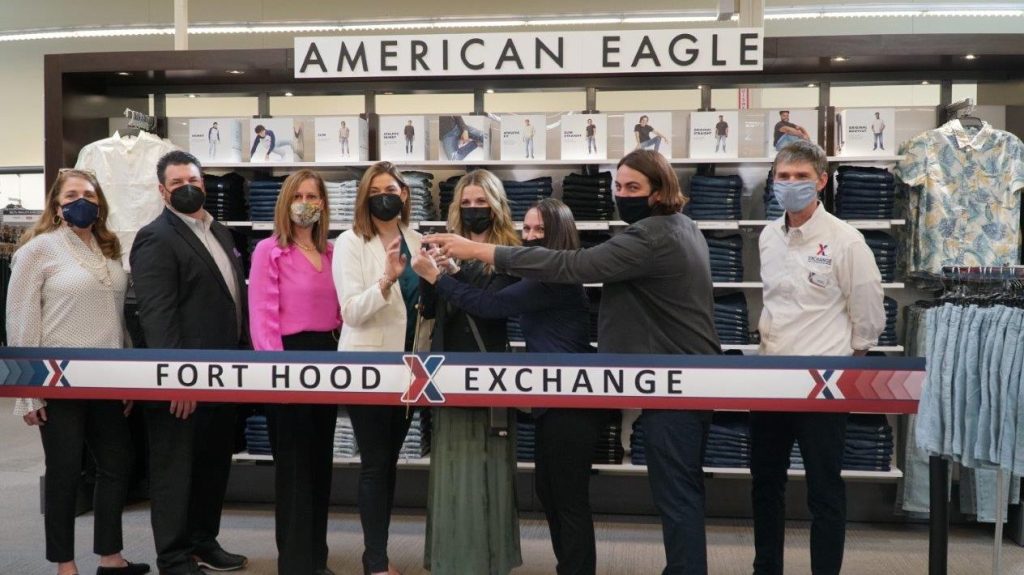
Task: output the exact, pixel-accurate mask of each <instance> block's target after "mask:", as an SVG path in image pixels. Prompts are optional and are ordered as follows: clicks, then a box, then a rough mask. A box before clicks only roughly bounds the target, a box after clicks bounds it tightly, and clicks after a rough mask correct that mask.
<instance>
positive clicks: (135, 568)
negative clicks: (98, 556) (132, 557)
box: [96, 561, 149, 575]
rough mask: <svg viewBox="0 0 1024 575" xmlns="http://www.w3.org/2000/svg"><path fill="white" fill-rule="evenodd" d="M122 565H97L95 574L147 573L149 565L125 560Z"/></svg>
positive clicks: (122, 574) (140, 574) (132, 574)
mask: <svg viewBox="0 0 1024 575" xmlns="http://www.w3.org/2000/svg"><path fill="white" fill-rule="evenodd" d="M125 563H127V565H125V566H124V567H97V568H96V575H145V574H146V573H149V565H147V564H145V563H132V562H131V561H125Z"/></svg>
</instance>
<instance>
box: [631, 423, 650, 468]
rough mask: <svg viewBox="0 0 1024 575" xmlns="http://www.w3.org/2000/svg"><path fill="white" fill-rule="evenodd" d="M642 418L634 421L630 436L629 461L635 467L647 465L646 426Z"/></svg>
mask: <svg viewBox="0 0 1024 575" xmlns="http://www.w3.org/2000/svg"><path fill="white" fill-rule="evenodd" d="M642 420H643V418H642V417H638V418H636V419H635V420H634V421H633V431H632V433H630V435H629V461H630V463H632V464H633V465H647V454H646V453H644V445H645V443H646V442H645V439H644V426H643V424H642V423H641V421H642Z"/></svg>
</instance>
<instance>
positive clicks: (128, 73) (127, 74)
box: [117, 72, 132, 76]
mask: <svg viewBox="0 0 1024 575" xmlns="http://www.w3.org/2000/svg"><path fill="white" fill-rule="evenodd" d="M117 75H118V76H131V75H132V73H131V72H118V73H117Z"/></svg>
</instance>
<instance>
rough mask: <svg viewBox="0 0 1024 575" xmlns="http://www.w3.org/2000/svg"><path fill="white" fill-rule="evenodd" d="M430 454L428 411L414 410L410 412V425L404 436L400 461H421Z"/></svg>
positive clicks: (399, 455)
mask: <svg viewBox="0 0 1024 575" xmlns="http://www.w3.org/2000/svg"><path fill="white" fill-rule="evenodd" d="M429 454H430V410H429V409H416V410H414V411H413V412H412V423H410V424H409V432H408V433H406V435H405V441H404V442H403V443H402V450H401V451H400V452H399V454H398V457H399V458H401V459H421V458H423V457H426V456H427V455H429Z"/></svg>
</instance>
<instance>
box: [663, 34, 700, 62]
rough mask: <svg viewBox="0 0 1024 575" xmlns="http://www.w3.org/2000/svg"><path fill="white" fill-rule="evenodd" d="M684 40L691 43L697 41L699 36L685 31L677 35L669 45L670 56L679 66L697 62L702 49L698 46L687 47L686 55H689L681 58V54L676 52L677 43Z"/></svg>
mask: <svg viewBox="0 0 1024 575" xmlns="http://www.w3.org/2000/svg"><path fill="white" fill-rule="evenodd" d="M683 40H686V41H687V42H689V43H691V44H696V43H697V38H695V37H694V36H693V34H685V33H684V34H680V35H678V36H676V37H675V38H672V42H671V43H670V44H669V45H668V57H669V58H671V59H672V61H673V62H675V64H676V65H677V66H689V65H690V64H693V63H694V62H696V61H697V56H699V55H700V50H698V49H697V48H687V49H686V55H687V56H689V57H688V58H687V59H685V60H683V59H681V58H679V56H678V55H677V54H676V44H678V43H679V42H681V41H683Z"/></svg>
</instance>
